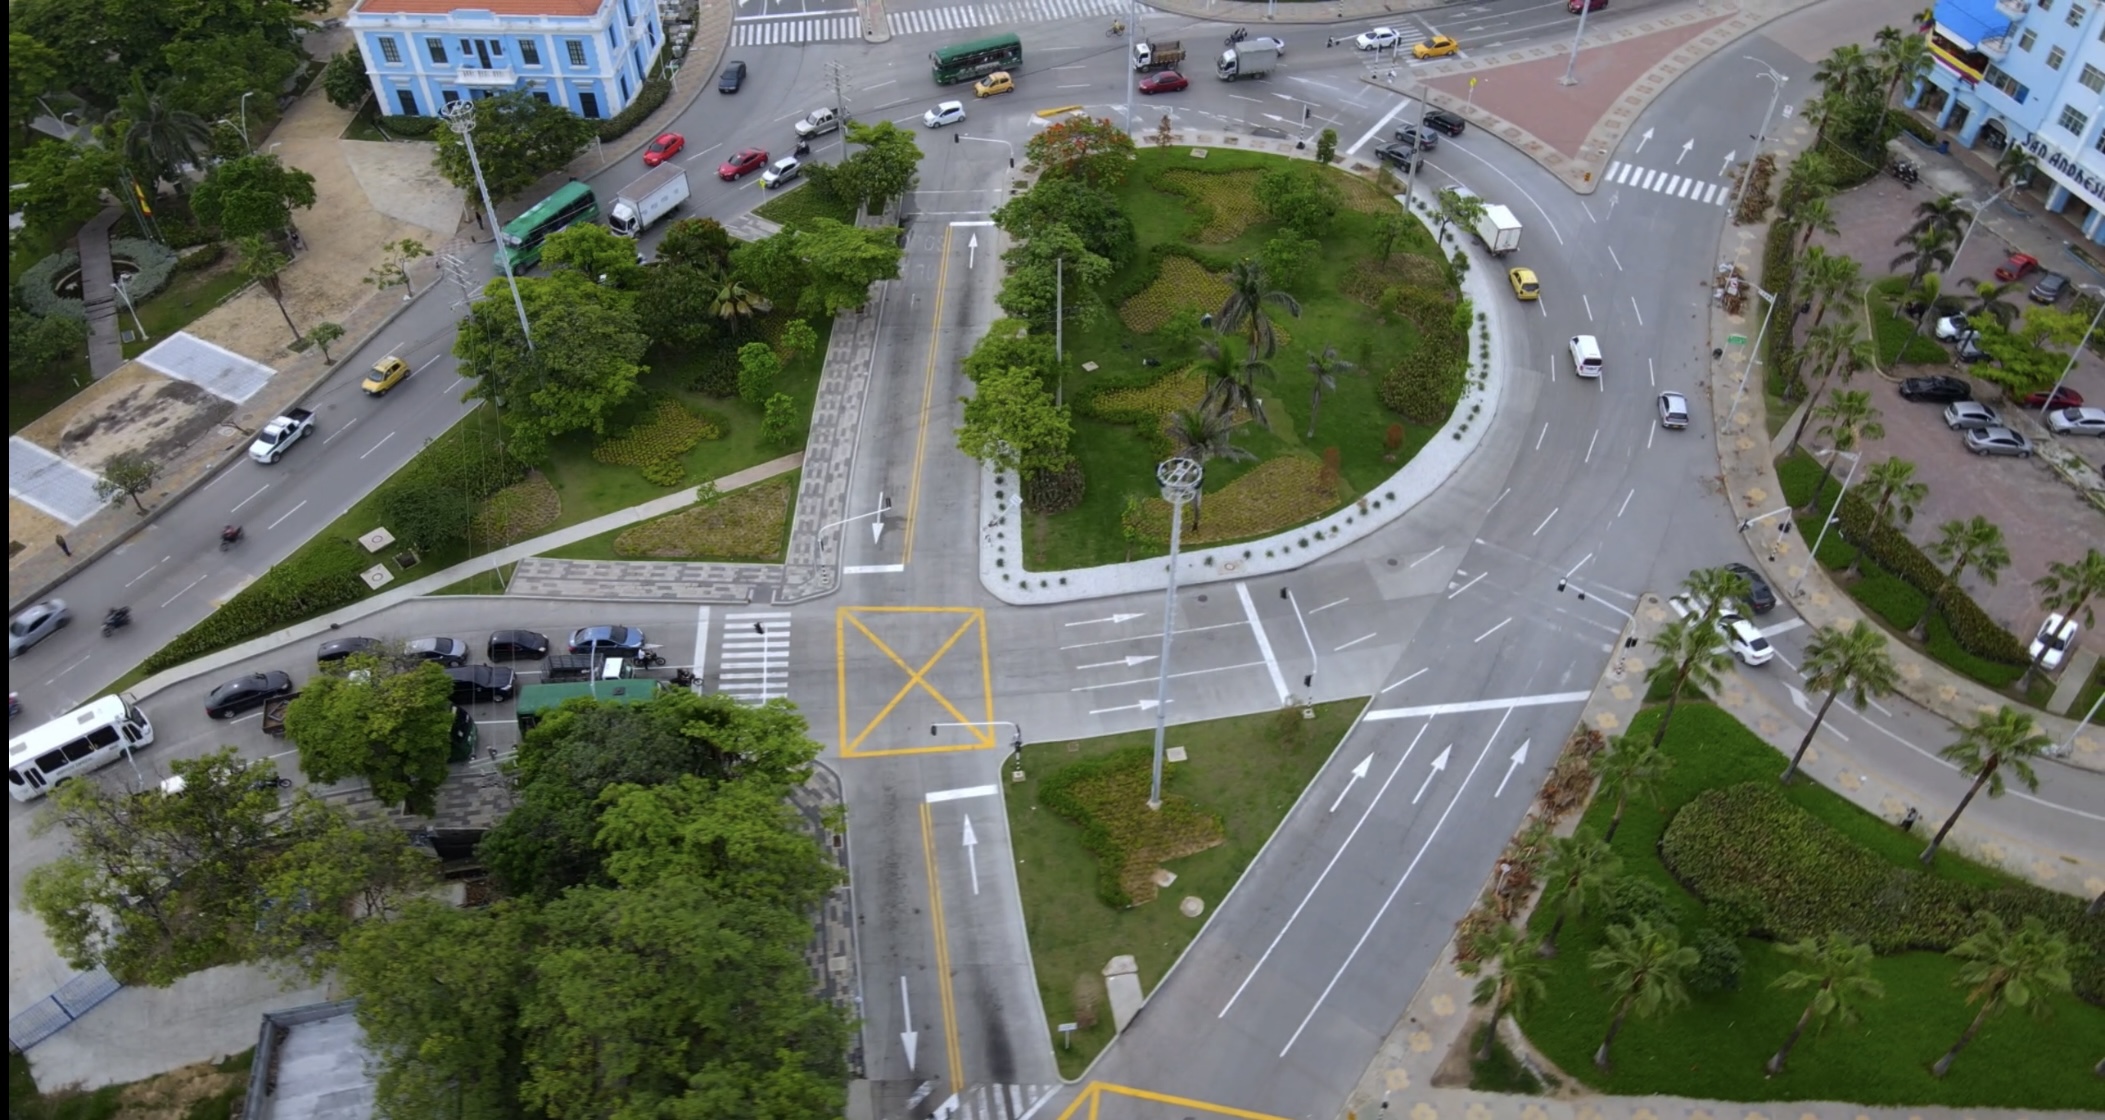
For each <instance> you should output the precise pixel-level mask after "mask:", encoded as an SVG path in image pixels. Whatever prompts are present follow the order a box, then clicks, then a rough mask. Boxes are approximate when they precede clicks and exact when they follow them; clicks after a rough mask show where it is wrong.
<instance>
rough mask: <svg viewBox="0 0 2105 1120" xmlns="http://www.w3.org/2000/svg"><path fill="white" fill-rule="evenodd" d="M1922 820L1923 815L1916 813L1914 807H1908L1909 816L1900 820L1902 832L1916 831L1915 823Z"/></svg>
mask: <svg viewBox="0 0 2105 1120" xmlns="http://www.w3.org/2000/svg"><path fill="white" fill-rule="evenodd" d="M1921 819H1922V814H1921V813H1918V812H1916V811H1915V807H1914V806H1913V805H1910V806H1908V815H1907V816H1905V817H1902V818H1900V830H1901V831H1902V832H1913V831H1915V822H1916V821H1919V820H1921Z"/></svg>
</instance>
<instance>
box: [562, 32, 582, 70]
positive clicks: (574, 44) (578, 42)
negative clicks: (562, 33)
mask: <svg viewBox="0 0 2105 1120" xmlns="http://www.w3.org/2000/svg"><path fill="white" fill-rule="evenodd" d="M563 46H565V47H567V48H568V49H569V51H570V65H572V66H574V67H577V68H579V69H583V68H584V65H585V41H584V40H583V39H565V40H563Z"/></svg>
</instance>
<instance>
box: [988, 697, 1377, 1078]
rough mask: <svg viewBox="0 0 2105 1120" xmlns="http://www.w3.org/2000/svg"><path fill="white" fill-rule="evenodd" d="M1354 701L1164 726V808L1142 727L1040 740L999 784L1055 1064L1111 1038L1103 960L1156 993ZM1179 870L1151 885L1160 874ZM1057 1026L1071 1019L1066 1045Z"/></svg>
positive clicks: (1070, 1062) (1347, 719) (1323, 757)
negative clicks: (1157, 800) (1133, 971)
mask: <svg viewBox="0 0 2105 1120" xmlns="http://www.w3.org/2000/svg"><path fill="white" fill-rule="evenodd" d="M1364 706H1365V701H1364V700H1341V701H1336V702H1333V703H1328V704H1321V705H1318V706H1316V708H1315V709H1314V712H1315V715H1314V718H1312V719H1308V718H1304V717H1303V714H1302V709H1300V708H1289V709H1285V710H1283V711H1279V712H1268V713H1263V714H1260V715H1252V716H1240V717H1236V718H1233V719H1219V720H1208V721H1205V722H1201V723H1189V724H1184V725H1182V726H1179V727H1173V728H1170V730H1169V737H1168V739H1167V744H1166V745H1167V747H1168V748H1170V749H1175V750H1179V751H1181V752H1182V753H1183V756H1184V760H1183V761H1181V762H1171V763H1168V764H1166V765H1165V767H1164V771H1163V786H1162V788H1163V806H1162V809H1161V810H1160V811H1158V812H1157V811H1150V810H1149V809H1148V807H1147V795H1148V784H1149V775H1150V768H1151V766H1152V744H1153V742H1154V732H1152V731H1133V732H1128V733H1125V734H1122V735H1108V736H1105V737H1103V738H1100V739H1087V740H1081V741H1074V742H1057V743H1039V744H1034V745H1032V746H1031V747H1029V748H1028V749H1027V750H1026V751H1025V754H1024V758H1023V767H1024V775H1025V779H1024V780H1023V781H1021V782H1007V781H1004V782H1003V783H1002V788H1003V794H1004V796H1005V797H1006V798H1007V802H1008V814H1009V824H1010V827H1009V832H1010V836H1011V839H1012V842H1013V844H1014V846H1015V854H1016V877H1017V882H1018V886H1019V888H1020V890H1021V892H1022V896H1023V916H1024V924H1025V926H1026V927H1027V929H1028V930H1029V934H1030V944H1031V961H1032V964H1033V965H1034V966H1035V968H1036V970H1037V975H1038V991H1039V998H1040V999H1041V1000H1042V1001H1043V1003H1044V1005H1045V1014H1046V1032H1047V1036H1048V1037H1049V1038H1051V1039H1052V1040H1053V1045H1054V1051H1053V1052H1054V1054H1055V1055H1056V1056H1057V1057H1058V1058H1059V1062H1060V1072H1061V1074H1062V1075H1064V1076H1067V1077H1074V1076H1077V1075H1079V1074H1080V1073H1081V1071H1082V1070H1083V1068H1084V1067H1086V1066H1087V1065H1088V1064H1089V1062H1090V1060H1091V1059H1092V1058H1094V1057H1095V1056H1096V1055H1097V1053H1098V1052H1099V1051H1101V1050H1102V1049H1103V1048H1104V1047H1105V1046H1106V1045H1108V1044H1109V1043H1110V1042H1111V1039H1112V1038H1113V1037H1114V1036H1115V1031H1114V1028H1113V1023H1112V1016H1111V1006H1110V1002H1109V999H1108V997H1107V996H1106V994H1105V984H1104V976H1103V969H1104V966H1105V965H1107V964H1109V963H1110V962H1111V959H1112V958H1113V957H1117V956H1122V955H1124V956H1131V957H1132V958H1133V959H1134V961H1135V963H1136V964H1137V965H1138V966H1139V981H1140V986H1141V991H1142V992H1144V993H1145V992H1153V991H1154V990H1155V988H1156V986H1157V985H1159V984H1160V983H1161V982H1162V978H1163V975H1164V974H1165V973H1167V972H1168V971H1169V968H1170V966H1171V965H1173V964H1175V963H1176V961H1177V958H1178V957H1180V956H1182V955H1183V952H1184V948H1185V946H1187V945H1189V944H1191V941H1192V939H1193V938H1194V937H1197V936H1198V933H1199V930H1200V929H1201V928H1202V927H1203V926H1204V925H1205V923H1206V919H1207V916H1208V915H1210V914H1212V912H1213V911H1214V910H1215V909H1217V908H1218V907H1219V906H1220V904H1221V901H1222V900H1223V899H1224V898H1226V897H1227V894H1228V892H1229V890H1230V889H1231V888H1233V887H1234V886H1235V884H1236V881H1237V880H1239V879H1240V878H1241V877H1242V874H1243V872H1244V870H1245V869H1247V868H1248V867H1249V865H1250V861H1251V860H1252V859H1254V858H1256V856H1257V853H1258V851H1259V849H1261V848H1262V847H1263V846H1264V844H1265V841H1266V840H1268V839H1270V838H1271V835H1272V833H1273V831H1274V830H1275V829H1277V828H1278V827H1279V823H1280V822H1281V821H1282V820H1284V819H1285V818H1286V814H1287V811H1288V810H1289V809H1291V808H1292V807H1293V805H1294V801H1295V799H1296V798H1297V797H1299V796H1300V794H1301V791H1302V789H1304V788H1305V787H1306V786H1307V785H1308V783H1309V782H1310V781H1311V780H1313V779H1314V777H1315V776H1316V774H1317V772H1318V771H1320V770H1321V769H1322V768H1323V764H1324V762H1326V761H1327V760H1328V759H1329V758H1330V755H1331V752H1332V751H1333V750H1334V749H1335V748H1336V746H1337V744H1338V741H1339V740H1340V739H1341V738H1342V737H1343V736H1344V734H1345V732H1346V731H1347V730H1348V729H1350V727H1351V725H1352V721H1353V718H1354V717H1355V716H1357V715H1358V714H1359V712H1360V710H1361V709H1362V708H1363V707H1364ZM1162 870H1167V871H1169V872H1171V873H1172V874H1174V875H1175V879H1174V881H1172V882H1170V883H1169V884H1168V885H1167V886H1159V885H1158V876H1157V873H1158V872H1159V871H1162ZM1062 1023H1074V1024H1077V1028H1078V1029H1076V1030H1075V1031H1074V1032H1073V1033H1072V1034H1071V1035H1070V1036H1068V1037H1065V1038H1062V1037H1061V1035H1060V1034H1059V1032H1058V1030H1057V1028H1058V1027H1059V1025H1060V1024H1062Z"/></svg>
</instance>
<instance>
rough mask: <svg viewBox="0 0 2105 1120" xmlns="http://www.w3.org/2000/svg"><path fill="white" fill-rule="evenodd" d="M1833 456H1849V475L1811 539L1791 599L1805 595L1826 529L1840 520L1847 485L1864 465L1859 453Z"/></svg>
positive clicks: (1825, 536) (1844, 477) (1847, 494)
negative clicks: (1830, 509) (1810, 549)
mask: <svg viewBox="0 0 2105 1120" xmlns="http://www.w3.org/2000/svg"><path fill="white" fill-rule="evenodd" d="M1834 454H1836V455H1847V456H1849V473H1848V474H1846V475H1844V476H1843V477H1842V492H1841V493H1839V494H1836V495H1835V504H1834V512H1833V513H1830V514H1828V516H1827V519H1826V520H1824V521H1822V522H1820V535H1819V536H1817V537H1814V538H1813V551H1812V554H1811V555H1809V556H1807V557H1806V558H1805V571H1804V572H1802V573H1800V574H1799V576H1798V582H1797V583H1796V584H1794V585H1793V586H1792V587H1791V595H1792V596H1793V597H1796V596H1798V595H1802V594H1804V593H1805V577H1806V576H1809V575H1812V574H1813V565H1815V564H1817V563H1819V562H1820V546H1821V545H1822V544H1824V543H1825V542H1826V541H1827V528H1828V526H1830V525H1833V524H1834V523H1835V522H1837V521H1840V520H1842V499H1844V498H1847V497H1848V496H1849V484H1850V483H1851V482H1854V481H1856V469H1857V468H1858V467H1860V466H1862V465H1863V464H1864V456H1863V455H1862V454H1861V453H1860V452H1855V451H1835V452H1834Z"/></svg>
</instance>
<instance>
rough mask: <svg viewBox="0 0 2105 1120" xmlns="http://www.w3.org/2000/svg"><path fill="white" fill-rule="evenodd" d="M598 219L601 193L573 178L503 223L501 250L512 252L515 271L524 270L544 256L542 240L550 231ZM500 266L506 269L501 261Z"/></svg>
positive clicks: (498, 266)
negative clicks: (531, 207) (542, 254)
mask: <svg viewBox="0 0 2105 1120" xmlns="http://www.w3.org/2000/svg"><path fill="white" fill-rule="evenodd" d="M598 220H599V197H598V196H597V195H595V194H593V193H592V188H591V187H590V186H589V185H587V184H585V183H581V182H578V181H577V180H576V179H572V180H571V181H570V182H569V183H567V184H565V185H564V186H563V188H562V189H561V190H558V191H556V192H555V193H554V194H552V195H549V196H548V197H547V198H544V199H542V200H541V201H539V202H537V203H535V204H534V208H533V209H531V210H528V211H527V212H526V213H524V214H521V215H519V216H518V217H516V218H513V219H512V220H511V221H509V222H506V223H505V224H504V231H503V232H502V233H500V234H499V235H498V242H499V248H498V250H497V251H498V252H500V253H508V254H510V255H511V264H512V271H513V272H525V271H526V270H527V269H529V268H532V267H533V266H534V265H536V264H538V263H540V260H541V242H542V240H543V239H545V238H547V236H548V235H549V234H551V233H556V232H559V231H561V230H565V229H568V228H570V227H571V226H574V225H576V224H577V223H579V222H596V221H598ZM497 270H498V271H499V272H502V271H504V263H503V262H502V261H499V262H498V265H497Z"/></svg>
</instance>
